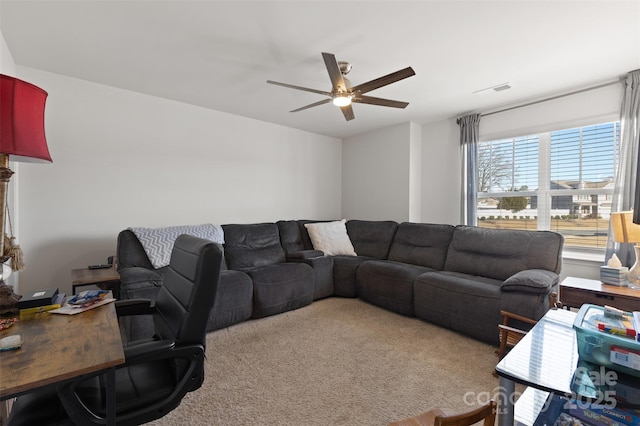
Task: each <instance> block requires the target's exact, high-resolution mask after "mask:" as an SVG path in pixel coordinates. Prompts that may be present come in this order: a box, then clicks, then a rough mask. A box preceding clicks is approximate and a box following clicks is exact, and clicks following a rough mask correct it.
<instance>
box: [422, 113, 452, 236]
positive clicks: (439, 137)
mask: <svg viewBox="0 0 640 426" xmlns="http://www.w3.org/2000/svg"><path fill="white" fill-rule="evenodd" d="M459 139H460V135H459V132H458V125H457V124H456V122H455V120H443V121H439V122H436V123H431V124H426V125H424V126H422V217H421V219H420V222H427V223H447V224H451V225H459V224H460V208H461V207H460V200H461V199H462V194H461V185H462V183H461V176H462V175H461V173H462V172H461V170H460V167H461V163H460V162H461V159H460V142H459Z"/></svg>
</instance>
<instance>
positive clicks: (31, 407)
mask: <svg viewBox="0 0 640 426" xmlns="http://www.w3.org/2000/svg"><path fill="white" fill-rule="evenodd" d="M222 256H223V254H222V248H221V247H220V246H219V245H217V244H214V243H212V242H211V241H207V240H203V239H200V238H196V237H193V236H189V235H182V236H180V237H178V239H177V240H176V242H175V245H174V247H173V251H172V253H171V263H170V265H169V269H168V271H167V273H166V275H165V279H164V284H163V286H162V287H161V288H160V291H159V293H158V296H157V299H156V302H155V305H153V306H152V305H151V303H150V302H149V301H148V300H142V299H140V300H135V299H130V300H124V301H121V302H120V301H119V302H116V311H117V312H118V315H139V314H151V315H153V321H154V325H155V333H156V335H155V336H154V338H153V339H147V340H142V341H135V342H131V343H129V344H128V345H127V346H126V347H125V348H124V350H125V364H123V365H122V366H119V367H117V369H116V423H117V424H118V425H138V424H141V423H146V422H150V421H152V420H155V419H158V418H160V417H162V416H164V415H165V414H167V413H168V412H169V411H171V410H173V409H174V408H176V407H177V406H178V405H179V404H180V401H181V400H182V398H183V397H184V395H185V394H186V393H187V392H191V391H194V390H196V389H198V388H199V387H200V386H201V385H202V382H203V380H204V354H205V334H206V333H205V329H206V324H207V319H208V318H209V312H210V311H211V309H212V307H213V302H214V299H215V295H216V290H217V286H218V280H219V277H220V269H221V264H222ZM105 417H106V408H105V379H104V375H100V376H94V377H91V378H89V379H86V380H82V381H73V382H70V383H66V384H63V385H61V386H58V387H57V389H56V388H53V387H51V388H48V389H44V390H42V391H36V392H33V393H30V394H27V395H24V396H21V397H19V398H18V399H17V400H16V402H15V403H14V405H13V409H12V410H11V415H10V416H9V419H8V423H7V426H15V425H35V424H37V425H48V424H70V422H73V423H75V424H78V425H88V424H105V423H106V418H105Z"/></svg>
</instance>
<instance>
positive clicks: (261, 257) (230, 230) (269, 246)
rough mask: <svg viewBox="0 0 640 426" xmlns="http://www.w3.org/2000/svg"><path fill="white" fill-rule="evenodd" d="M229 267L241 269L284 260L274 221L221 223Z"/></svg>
mask: <svg viewBox="0 0 640 426" xmlns="http://www.w3.org/2000/svg"><path fill="white" fill-rule="evenodd" d="M222 229H223V230H224V240H225V241H224V255H225V259H226V261H227V266H228V267H229V269H235V270H243V269H250V268H257V267H260V266H265V265H273V264H274V263H280V262H284V261H285V255H284V250H283V249H282V246H281V245H280V233H279V232H278V225H276V224H275V223H252V224H239V225H238V224H231V225H222Z"/></svg>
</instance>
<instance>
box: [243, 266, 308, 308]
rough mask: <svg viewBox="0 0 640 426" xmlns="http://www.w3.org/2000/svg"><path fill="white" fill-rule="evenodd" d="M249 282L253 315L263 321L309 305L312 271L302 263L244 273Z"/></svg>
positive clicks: (256, 269) (268, 267)
mask: <svg viewBox="0 0 640 426" xmlns="http://www.w3.org/2000/svg"><path fill="white" fill-rule="evenodd" d="M247 274H249V276H250V277H251V280H252V281H253V315H252V318H263V317H267V316H270V315H275V314H279V313H282V312H286V311H290V310H293V309H297V308H300V307H302V306H306V305H308V304H310V303H311V302H312V301H313V292H314V289H315V280H314V273H313V268H312V267H311V266H309V265H306V264H304V263H277V264H275V265H267V266H262V267H260V268H255V269H251V270H248V271H247Z"/></svg>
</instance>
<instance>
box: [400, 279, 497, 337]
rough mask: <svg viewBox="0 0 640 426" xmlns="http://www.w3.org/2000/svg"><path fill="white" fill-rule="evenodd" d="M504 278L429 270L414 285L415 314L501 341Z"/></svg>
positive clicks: (471, 334) (436, 322)
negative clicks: (499, 325) (501, 287)
mask: <svg viewBox="0 0 640 426" xmlns="http://www.w3.org/2000/svg"><path fill="white" fill-rule="evenodd" d="M501 284H502V281H500V280H495V279H491V278H486V277H479V276H474V275H466V274H462V273H458V272H427V273H425V274H422V275H420V276H419V277H417V278H416V280H415V283H414V285H413V297H414V309H415V315H416V316H417V317H418V318H421V319H423V320H425V321H428V322H431V323H434V324H437V325H440V326H443V327H446V328H449V329H452V330H456V331H459V332H462V333H464V334H467V335H469V336H471V337H474V338H476V339H479V340H482V341H485V342H488V343H491V344H498V323H499V322H500V321H501V316H500V307H501V305H500V302H501V296H502V291H501V289H500V286H501Z"/></svg>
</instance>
